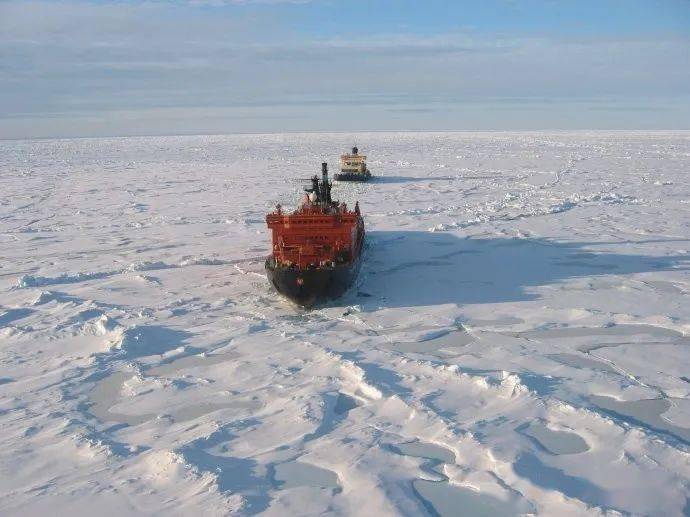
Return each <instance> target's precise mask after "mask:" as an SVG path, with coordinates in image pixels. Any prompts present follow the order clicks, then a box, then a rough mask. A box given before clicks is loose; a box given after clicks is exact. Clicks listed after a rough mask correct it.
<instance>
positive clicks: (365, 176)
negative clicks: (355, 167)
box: [335, 171, 371, 181]
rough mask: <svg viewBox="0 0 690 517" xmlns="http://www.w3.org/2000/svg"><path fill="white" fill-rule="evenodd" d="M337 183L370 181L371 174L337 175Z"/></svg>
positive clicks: (351, 173)
mask: <svg viewBox="0 0 690 517" xmlns="http://www.w3.org/2000/svg"><path fill="white" fill-rule="evenodd" d="M335 179H336V181H369V180H370V179H371V172H369V171H367V172H341V173H339V174H336V175H335Z"/></svg>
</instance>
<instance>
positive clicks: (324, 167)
mask: <svg viewBox="0 0 690 517" xmlns="http://www.w3.org/2000/svg"><path fill="white" fill-rule="evenodd" d="M321 182H322V183H321V189H322V190H321V200H322V201H323V202H324V203H326V202H329V201H330V199H328V164H327V163H326V162H323V163H322V164H321Z"/></svg>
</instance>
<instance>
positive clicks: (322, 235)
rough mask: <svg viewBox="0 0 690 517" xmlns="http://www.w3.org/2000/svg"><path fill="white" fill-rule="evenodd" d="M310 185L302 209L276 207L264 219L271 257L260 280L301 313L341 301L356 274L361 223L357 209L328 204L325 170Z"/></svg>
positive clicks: (328, 191)
mask: <svg viewBox="0 0 690 517" xmlns="http://www.w3.org/2000/svg"><path fill="white" fill-rule="evenodd" d="M321 174H322V176H321V180H319V177H318V176H314V177H313V178H312V179H311V188H307V189H305V192H306V195H305V196H304V200H303V201H302V204H301V205H300V206H299V208H297V210H295V211H294V212H292V213H290V214H286V213H284V212H283V210H282V208H281V207H280V205H278V206H277V207H276V210H275V211H274V212H272V213H270V214H268V215H267V216H266V224H267V225H268V227H269V228H270V229H271V231H272V245H273V251H272V253H271V255H269V257H268V258H267V259H266V274H267V276H268V279H269V281H270V282H271V284H272V285H273V287H275V288H276V289H277V291H278V292H279V293H281V294H282V295H284V296H286V297H287V298H289V299H290V300H292V301H293V302H295V303H297V304H298V305H301V306H303V307H311V306H313V305H314V304H315V303H317V302H319V301H322V300H326V299H329V298H337V297H339V296H341V295H342V294H343V293H344V292H345V291H347V289H348V287H350V285H351V284H352V282H353V280H354V279H355V277H356V276H357V273H358V272H359V267H360V263H361V260H360V259H361V254H362V248H363V246H364V235H365V231H364V220H363V219H362V215H361V214H360V211H359V203H355V208H354V210H349V209H348V207H347V205H346V204H345V203H339V202H338V201H333V200H332V199H331V188H332V183H330V182H329V181H328V166H327V164H325V163H324V164H322V166H321Z"/></svg>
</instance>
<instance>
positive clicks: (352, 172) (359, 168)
mask: <svg viewBox="0 0 690 517" xmlns="http://www.w3.org/2000/svg"><path fill="white" fill-rule="evenodd" d="M369 178H371V172H370V171H369V169H367V157H366V156H364V155H362V154H359V151H358V149H357V148H356V147H353V148H352V154H343V155H341V156H340V173H339V174H336V175H335V179H336V180H338V181H369Z"/></svg>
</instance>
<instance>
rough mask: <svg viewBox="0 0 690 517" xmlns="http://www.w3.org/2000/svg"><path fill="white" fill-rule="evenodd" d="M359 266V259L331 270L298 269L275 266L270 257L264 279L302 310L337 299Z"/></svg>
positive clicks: (347, 286)
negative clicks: (266, 277)
mask: <svg viewBox="0 0 690 517" xmlns="http://www.w3.org/2000/svg"><path fill="white" fill-rule="evenodd" d="M360 265H361V256H358V257H357V258H356V259H355V260H354V261H353V262H350V263H347V264H338V265H335V266H331V267H318V268H313V269H297V268H292V267H282V266H276V264H275V260H274V259H273V257H272V256H271V257H268V258H267V259H266V275H267V276H268V279H269V281H270V282H271V284H272V285H273V287H275V288H276V290H277V291H278V292H279V293H280V294H282V295H283V296H285V297H286V298H289V299H290V300H292V301H293V302H294V303H296V304H297V305H300V306H302V307H312V306H313V305H315V304H317V303H319V302H323V301H326V300H329V299H333V298H338V297H340V296H342V295H343V294H345V291H347V290H348V288H349V287H350V286H351V285H352V283H353V282H354V280H355V278H356V277H357V274H358V273H359V268H360Z"/></svg>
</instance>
